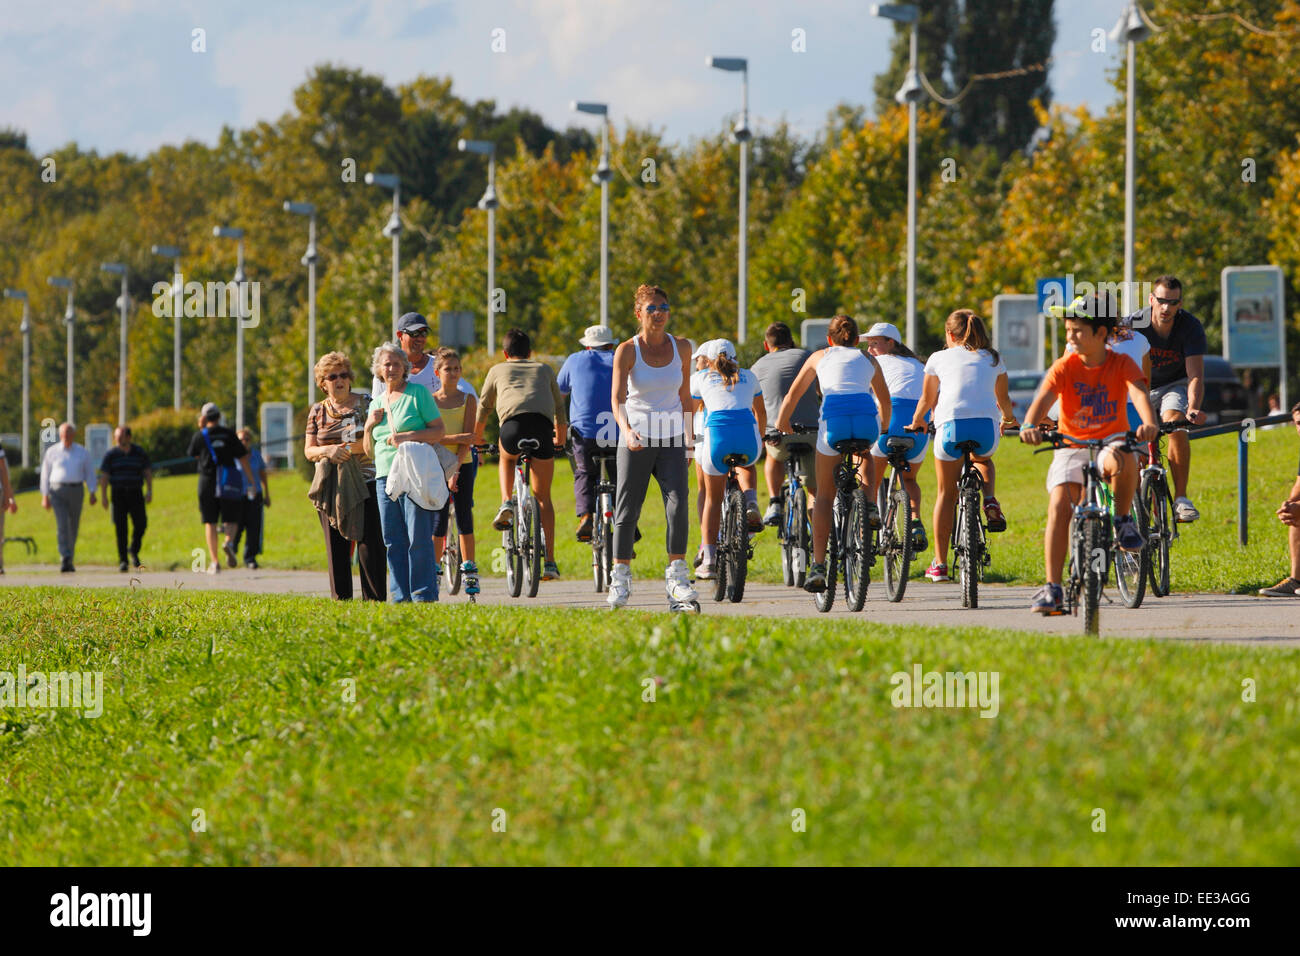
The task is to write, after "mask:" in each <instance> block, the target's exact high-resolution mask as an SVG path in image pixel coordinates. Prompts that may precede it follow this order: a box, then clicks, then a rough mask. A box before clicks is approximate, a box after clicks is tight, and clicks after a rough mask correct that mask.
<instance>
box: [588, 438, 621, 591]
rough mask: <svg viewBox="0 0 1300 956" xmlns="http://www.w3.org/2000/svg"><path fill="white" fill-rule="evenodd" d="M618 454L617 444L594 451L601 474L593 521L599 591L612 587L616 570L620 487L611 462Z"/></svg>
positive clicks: (593, 567) (593, 553) (593, 573)
mask: <svg viewBox="0 0 1300 956" xmlns="http://www.w3.org/2000/svg"><path fill="white" fill-rule="evenodd" d="M617 454H618V452H617V449H615V448H596V449H595V450H594V451H593V452H592V460H593V461H595V462H596V467H597V468H598V469H599V476H600V477H599V480H597V482H596V513H595V515H593V517H592V523H591V576H592V578H593V579H594V580H595V582H596V591H597V593H599V594H604V593H605V592H607V591H608V590H609V580H610V575H611V574H613V572H614V495H615V492H616V490H617V489H616V488H615V485H614V482H613V481H612V480H611V479H610V475H609V466H610V463H611V462H612V461H614V459H615V458H616V457H617Z"/></svg>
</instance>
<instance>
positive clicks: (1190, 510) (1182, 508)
mask: <svg viewBox="0 0 1300 956" xmlns="http://www.w3.org/2000/svg"><path fill="white" fill-rule="evenodd" d="M1200 516H1201V513H1200V512H1199V511H1197V510H1196V505H1194V504H1192V502H1191V499H1190V498H1175V499H1174V520H1175V521H1177V522H1178V523H1179V524H1191V523H1192V522H1193V521H1195V520H1196V519H1197V518H1199V517H1200Z"/></svg>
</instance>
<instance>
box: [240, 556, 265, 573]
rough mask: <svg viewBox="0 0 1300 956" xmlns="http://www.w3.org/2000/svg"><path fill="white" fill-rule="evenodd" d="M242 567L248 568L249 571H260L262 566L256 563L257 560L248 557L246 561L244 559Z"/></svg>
mask: <svg viewBox="0 0 1300 956" xmlns="http://www.w3.org/2000/svg"><path fill="white" fill-rule="evenodd" d="M244 567H246V568H248V570H250V571H260V570H261V569H262V566H261V565H260V564H258V563H257V561H256V560H254V559H253V558H249V559H248V560H247V561H245V562H244Z"/></svg>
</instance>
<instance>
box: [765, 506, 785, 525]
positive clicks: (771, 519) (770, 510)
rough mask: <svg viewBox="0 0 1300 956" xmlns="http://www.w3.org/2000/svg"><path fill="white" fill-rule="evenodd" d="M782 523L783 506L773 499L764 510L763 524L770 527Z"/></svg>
mask: <svg viewBox="0 0 1300 956" xmlns="http://www.w3.org/2000/svg"><path fill="white" fill-rule="evenodd" d="M780 523H781V506H780V505H779V504H777V503H776V502H775V501H773V502H772V503H771V504H770V505H768V506H767V510H766V511H765V512H763V524H765V525H767V526H768V527H769V528H775V527H776V526H777V525H779V524H780Z"/></svg>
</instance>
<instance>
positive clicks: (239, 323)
mask: <svg viewBox="0 0 1300 956" xmlns="http://www.w3.org/2000/svg"><path fill="white" fill-rule="evenodd" d="M212 235H213V236H214V237H216V238H217V239H234V240H236V241H237V242H238V243H239V246H238V252H237V253H236V255H237V256H238V259H237V260H236V265H235V287H236V289H237V290H238V295H239V305H238V306H236V308H235V312H236V313H237V314H236V315H235V428H236V429H240V428H243V427H244V283H245V282H246V281H247V277H246V276H245V275H244V230H243V229H239V228H237V227H235V226H213V227H212Z"/></svg>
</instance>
